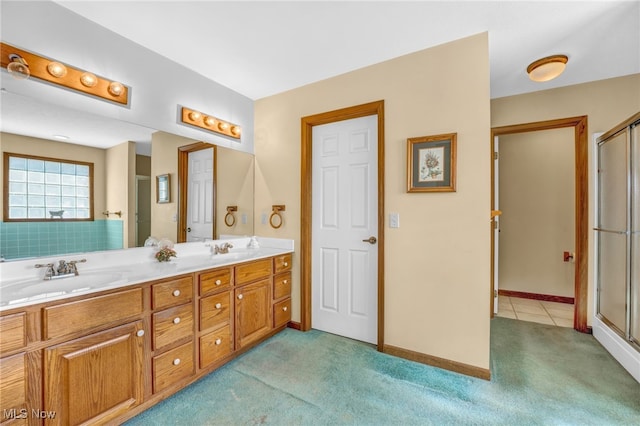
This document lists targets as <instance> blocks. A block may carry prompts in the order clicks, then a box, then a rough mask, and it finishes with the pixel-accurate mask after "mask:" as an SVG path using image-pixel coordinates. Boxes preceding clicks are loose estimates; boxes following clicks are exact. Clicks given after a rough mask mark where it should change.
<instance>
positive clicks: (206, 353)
mask: <svg viewBox="0 0 640 426" xmlns="http://www.w3.org/2000/svg"><path fill="white" fill-rule="evenodd" d="M232 351H233V336H232V335H231V326H229V325H226V326H224V327H222V328H221V329H219V330H216V331H214V332H212V333H209V334H205V335H204V336H202V337H200V368H205V367H207V366H208V365H211V364H213V363H214V362H216V361H218V360H220V359H222V358H224V357H225V356H227V355H229V354H230V353H231V352H232Z"/></svg>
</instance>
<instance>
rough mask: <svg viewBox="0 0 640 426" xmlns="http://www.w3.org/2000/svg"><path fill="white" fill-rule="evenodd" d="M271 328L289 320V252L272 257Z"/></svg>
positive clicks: (284, 323)
mask: <svg viewBox="0 0 640 426" xmlns="http://www.w3.org/2000/svg"><path fill="white" fill-rule="evenodd" d="M273 270H274V273H275V274H276V275H275V276H274V277H273V301H272V303H273V308H272V309H273V328H278V327H281V326H284V325H286V324H288V323H289V321H291V254H284V255H281V256H276V257H274V258H273Z"/></svg>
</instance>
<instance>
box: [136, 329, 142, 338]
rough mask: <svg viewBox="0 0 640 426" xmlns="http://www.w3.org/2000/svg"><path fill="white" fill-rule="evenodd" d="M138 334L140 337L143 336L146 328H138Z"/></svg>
mask: <svg viewBox="0 0 640 426" xmlns="http://www.w3.org/2000/svg"><path fill="white" fill-rule="evenodd" d="M136 336H138V337H142V336H144V330H138V331H137V332H136Z"/></svg>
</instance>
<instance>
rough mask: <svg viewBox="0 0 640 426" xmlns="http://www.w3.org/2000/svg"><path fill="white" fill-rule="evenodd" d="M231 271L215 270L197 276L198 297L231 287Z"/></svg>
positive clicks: (228, 269) (229, 269)
mask: <svg viewBox="0 0 640 426" xmlns="http://www.w3.org/2000/svg"><path fill="white" fill-rule="evenodd" d="M232 271H233V270H232V269H231V268H227V269H216V270H214V271H208V272H203V273H201V274H198V286H199V290H200V296H204V295H206V294H209V293H213V292H216V291H219V290H224V289H228V288H229V287H231V276H232Z"/></svg>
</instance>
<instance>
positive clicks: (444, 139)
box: [407, 133, 457, 192]
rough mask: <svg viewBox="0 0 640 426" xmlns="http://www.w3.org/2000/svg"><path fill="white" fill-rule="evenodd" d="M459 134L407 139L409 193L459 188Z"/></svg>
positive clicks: (447, 190) (452, 190) (446, 190)
mask: <svg viewBox="0 0 640 426" xmlns="http://www.w3.org/2000/svg"><path fill="white" fill-rule="evenodd" d="M456 136H457V133H447V134H443V135H435V136H420V137H417V138H409V139H407V192H455V191H456Z"/></svg>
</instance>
